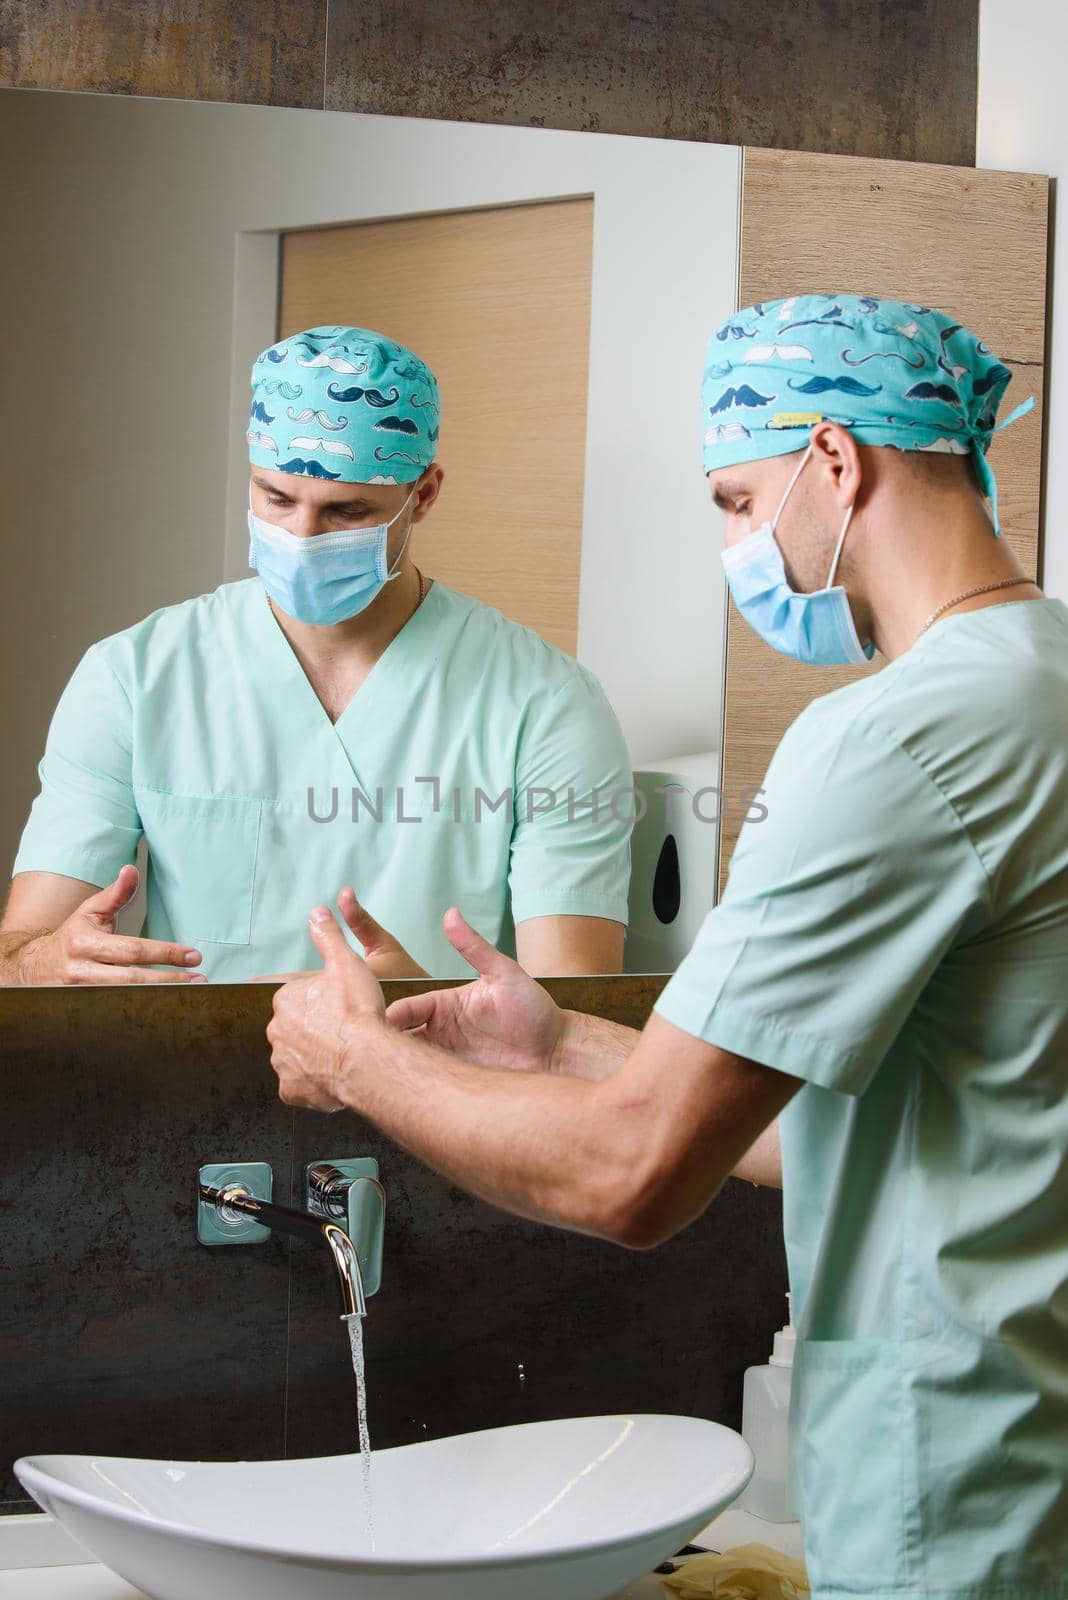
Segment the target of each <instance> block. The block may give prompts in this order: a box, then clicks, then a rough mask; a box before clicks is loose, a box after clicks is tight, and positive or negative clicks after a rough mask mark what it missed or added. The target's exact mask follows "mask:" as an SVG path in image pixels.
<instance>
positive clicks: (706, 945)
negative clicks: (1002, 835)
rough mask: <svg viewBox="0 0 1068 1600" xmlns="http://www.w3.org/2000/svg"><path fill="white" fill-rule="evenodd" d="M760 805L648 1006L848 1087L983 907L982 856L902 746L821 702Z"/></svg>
mask: <svg viewBox="0 0 1068 1600" xmlns="http://www.w3.org/2000/svg"><path fill="white" fill-rule="evenodd" d="M828 698H829V699H832V698H834V697H828ZM762 804H763V805H764V806H765V807H766V808H767V816H766V817H765V818H763V819H762V820H759V821H752V822H749V823H747V824H746V825H745V827H744V828H743V830H742V837H741V840H740V842H739V844H738V846H737V849H736V850H735V853H734V857H733V860H732V862H731V869H730V877H729V880H728V883H727V887H726V890H725V892H724V896H723V899H722V900H721V901H720V903H719V905H717V906H715V907H714V908H713V910H712V911H711V912H709V914H708V916H707V917H706V919H705V921H704V923H703V925H702V927H701V929H700V931H699V933H698V936H697V939H696V941H695V943H694V945H693V948H692V949H691V950H690V952H689V953H688V955H687V956H686V957H685V959H684V960H683V961H682V963H681V964H680V966H679V968H678V970H677V971H676V973H675V975H674V976H673V977H672V979H671V980H670V981H669V983H668V984H667V985H666V987H665V988H664V990H663V992H662V993H661V995H660V998H659V999H658V1001H657V1003H656V1006H655V1010H656V1011H658V1012H659V1013H660V1014H661V1016H664V1017H666V1018H667V1020H668V1021H669V1022H673V1023H674V1024H675V1025H676V1027H679V1028H682V1029H683V1030H684V1032H686V1033H690V1034H693V1035H695V1036H697V1037H699V1038H703V1039H706V1040H707V1041H708V1042H709V1043H711V1044H715V1045H718V1046H719V1047H720V1048H721V1049H724V1050H730V1051H733V1052H735V1053H736V1054H738V1055H743V1056H747V1057H749V1058H750V1059H752V1060H755V1061H759V1062H762V1063H763V1064H764V1065H766V1066H770V1067H775V1068H777V1069H778V1070H779V1071H781V1072H785V1073H789V1074H790V1075H792V1076H794V1077H798V1078H802V1079H805V1080H806V1081H808V1082H810V1083H814V1084H819V1085H821V1086H822V1087H823V1088H826V1089H837V1090H841V1091H843V1092H844V1093H846V1094H851V1095H859V1094H862V1093H863V1091H864V1090H865V1089H866V1088H867V1086H868V1085H869V1084H870V1082H871V1080H872V1078H873V1076H874V1074H875V1072H876V1069H877V1068H878V1066H879V1063H880V1061H881V1060H882V1059H883V1057H884V1056H885V1054H886V1052H887V1050H888V1049H889V1047H890V1045H891V1044H892V1043H893V1040H894V1038H895V1036H896V1035H897V1033H898V1031H899V1030H900V1028H901V1027H902V1025H903V1023H904V1022H905V1019H906V1018H907V1017H908V1015H909V1013H910V1012H911V1011H912V1009H913V1007H914V1006H915V1005H916V1003H917V999H918V997H919V996H920V994H921V993H922V991H923V988H924V985H925V984H926V983H927V981H928V979H929V978H930V976H931V974H932V973H933V972H934V970H935V968H936V967H937V966H938V963H939V961H940V960H941V959H942V957H943V956H944V955H945V953H946V951H947V950H948V949H949V948H950V946H951V945H952V944H953V942H954V940H955V939H956V938H957V937H958V935H959V934H960V932H961V930H962V929H963V928H964V927H965V925H966V924H968V923H969V919H971V918H972V917H973V915H979V916H981V915H982V914H983V911H984V908H986V907H987V906H988V901H989V886H988V884H987V880H986V875H985V872H984V870H983V866H982V863H981V862H980V860H979V858H978V856H977V855H976V852H975V849H974V847H973V845H972V844H971V842H970V840H969V838H968V835H967V833H966V832H965V830H964V828H963V827H962V825H961V823H960V820H959V818H958V817H957V816H956V814H955V812H954V810H953V808H952V806H951V805H950V803H949V801H948V800H947V799H946V798H945V796H944V795H943V793H942V792H941V790H940V789H939V788H938V786H937V785H936V784H935V783H933V782H932V780H931V779H930V778H929V777H928V776H927V774H926V773H925V772H923V770H922V769H921V768H920V767H919V766H918V764H917V763H916V762H915V761H914V760H913V759H912V757H911V756H910V755H908V754H907V753H906V752H905V751H904V750H903V749H901V747H900V746H899V745H897V744H896V743H895V742H894V741H893V739H892V738H890V737H888V736H887V735H886V734H885V733H883V732H882V731H880V729H878V728H877V727H874V726H872V725H871V724H868V723H866V722H865V721H864V720H863V719H857V718H851V719H845V720H843V719H842V718H839V717H835V716H833V715H828V714H827V713H826V712H825V711H824V710H823V708H822V703H821V702H820V701H816V702H814V703H813V704H812V706H810V707H809V708H807V709H806V711H805V712H803V713H802V715H801V716H800V717H799V718H798V719H797V721H796V722H795V723H794V724H793V725H792V727H791V728H790V729H789V731H788V732H787V734H786V736H785V737H784V739H783V740H782V742H781V744H780V745H779V747H778V749H777V750H776V752H775V755H774V757H773V759H772V762H771V764H770V766H769V768H768V772H767V776H766V778H765V782H764V789H763V791H762Z"/></svg>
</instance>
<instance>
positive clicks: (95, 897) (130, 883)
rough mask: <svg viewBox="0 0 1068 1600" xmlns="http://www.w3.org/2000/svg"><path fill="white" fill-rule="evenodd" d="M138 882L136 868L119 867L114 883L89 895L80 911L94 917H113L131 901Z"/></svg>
mask: <svg viewBox="0 0 1068 1600" xmlns="http://www.w3.org/2000/svg"><path fill="white" fill-rule="evenodd" d="M138 881H139V875H138V871H137V868H136V867H131V866H126V867H120V868H119V875H118V877H117V878H116V879H115V881H114V883H109V884H107V885H106V886H105V887H104V888H103V889H99V890H98V891H97V893H96V894H92V895H90V896H89V898H88V900H83V901H82V904H81V910H82V911H84V912H87V913H88V914H89V915H90V916H94V917H114V916H115V915H116V914H117V913H118V912H120V911H121V910H122V908H123V906H125V905H128V904H129V902H130V901H131V900H132V899H133V897H134V895H135V894H136V893H137V884H138Z"/></svg>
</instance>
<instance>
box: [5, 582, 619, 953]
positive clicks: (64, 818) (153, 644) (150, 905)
mask: <svg viewBox="0 0 1068 1600" xmlns="http://www.w3.org/2000/svg"><path fill="white" fill-rule="evenodd" d="M39 771H40V778H41V792H40V794H39V795H38V797H37V799H36V800H35V801H34V804H33V808H32V811H31V813H30V817H29V821H28V822H27V825H26V829H25V831H24V833H23V836H22V842H21V845H20V847H19V852H18V856H17V859H16V861H15V866H14V871H15V872H27V871H39V872H57V873H65V874H67V875H68V876H71V877H76V878H83V879H86V880H87V881H88V882H90V883H96V884H101V885H103V884H106V883H109V882H111V881H112V879H113V878H114V877H115V874H116V873H117V872H118V870H119V868H120V867H121V866H122V865H123V864H124V863H125V862H132V861H133V860H134V858H135V854H136V851H137V846H138V841H139V839H140V838H141V835H142V832H144V834H145V836H146V838H147V845H148V854H149V868H148V876H147V916H146V921H145V926H144V933H145V935H146V936H147V937H151V938H155V939H177V940H180V941H182V942H183V943H186V944H190V945H195V946H196V947H197V948H198V949H199V950H201V951H202V953H203V956H204V966H203V970H204V972H205V973H206V974H207V976H208V977H209V978H212V979H215V980H220V981H226V980H240V979H244V978H249V977H254V976H257V975H260V974H264V973H269V972H275V971H288V970H292V969H303V968H307V967H318V966H320V965H321V962H320V960H319V956H318V953H317V952H316V950H315V947H314V946H313V944H312V942H311V939H310V937H309V934H308V930H307V913H308V912H309V911H310V910H311V908H312V906H314V905H315V904H316V903H317V902H319V901H325V902H326V904H328V905H333V903H334V901H335V898H336V894H337V891H338V889H339V888H341V887H342V885H344V884H346V883H351V884H352V886H353V888H354V889H355V891H356V894H357V896H358V897H359V899H360V900H361V902H362V903H363V904H364V905H365V906H366V907H367V909H368V910H369V911H370V913H371V914H372V916H374V917H375V918H376V919H377V920H378V921H379V922H380V923H381V924H382V925H383V926H384V927H385V928H387V929H388V930H389V931H390V932H391V933H392V934H394V935H395V936H396V937H397V938H398V939H399V940H400V941H401V943H402V944H403V945H404V947H405V949H406V950H407V951H408V952H409V954H410V955H411V956H413V957H414V959H415V960H416V961H418V962H419V964H420V965H421V966H422V967H424V968H425V969H426V970H427V971H428V972H430V973H432V974H433V975H434V976H440V977H467V978H470V977H472V976H473V973H472V970H471V968H470V967H469V966H468V965H467V963H466V962H465V961H464V960H463V959H462V957H460V956H459V955H457V953H456V951H455V950H454V949H453V948H452V946H451V945H450V944H449V942H448V940H447V939H446V937H445V935H444V933H443V931H442V928H441V917H442V914H443V912H445V911H446V910H447V909H448V907H449V906H450V905H456V906H458V907H459V908H460V910H461V911H462V912H463V914H464V915H465V917H466V918H467V919H468V921H469V922H471V923H472V925H473V926H474V927H475V928H477V929H478V931H479V932H480V933H482V934H484V935H485V937H486V938H487V939H489V940H490V941H491V942H492V943H493V944H496V945H498V946H499V947H501V948H504V949H505V950H507V951H509V953H514V926H515V924H516V923H519V922H522V921H524V920H525V919H526V918H529V917H540V916H551V915H561V914H567V915H577V916H591V917H607V918H610V919H612V920H613V921H616V922H621V923H626V920H627V888H628V882H629V875H630V837H629V836H630V832H631V826H632V824H631V821H630V820H629V819H630V817H631V816H632V814H633V802H632V801H630V802H628V796H629V793H630V788H631V784H632V782H633V780H632V776H631V771H630V764H629V759H628V754H627V748H626V744H625V742H624V739H623V734H622V732H621V730H620V727H619V723H618V721H617V719H616V717H615V714H614V712H613V711H612V708H611V706H610V705H609V703H608V700H607V698H606V697H605V695H604V692H603V690H602V689H601V687H600V685H599V684H598V682H597V680H596V678H595V677H594V676H593V674H592V673H591V672H589V671H588V669H586V668H585V667H583V666H581V665H580V664H579V663H578V662H576V661H575V660H573V659H572V657H570V656H567V655H565V654H564V653H563V652H562V651H560V650H557V649H555V648H554V647H553V646H551V645H549V644H547V643H546V642H545V641H544V640H543V639H542V638H541V637H540V636H539V635H538V634H536V633H534V632H533V630H531V629H528V628H525V627H522V626H520V625H519V624H518V623H515V622H512V621H510V620H509V619H508V618H506V617H504V616H503V615H502V614H501V613H500V612H499V611H497V610H496V609H494V608H493V607H491V606H486V605H483V604H482V603H481V602H479V601H477V600H473V599H472V598H471V597H470V596H468V595H464V594H461V593H459V592H458V591H457V590H455V589H450V588H449V587H447V586H446V585H445V584H442V583H439V582H435V583H433V584H432V585H431V588H430V590H429V591H428V593H427V595H426V598H425V599H424V600H423V602H422V604H421V605H420V606H419V607H418V608H417V609H416V610H415V611H414V612H413V614H412V615H411V617H410V618H409V619H408V621H407V622H406V623H405V624H404V626H403V627H402V628H401V630H400V632H399V633H398V634H397V635H396V636H395V638H394V639H393V640H392V641H391V642H390V644H389V645H388V646H387V648H386V650H385V651H384V652H383V654H382V655H381V657H380V658H379V659H378V661H377V662H376V663H375V665H374V667H373V668H372V669H371V671H370V673H369V674H368V676H367V678H366V679H365V681H364V683H363V684H362V685H361V687H360V688H359V690H358V691H357V693H356V694H355V696H354V697H353V699H352V700H351V701H350V703H349V704H348V706H347V707H346V708H345V710H344V711H343V713H342V714H341V716H340V718H339V719H338V721H337V722H336V723H331V721H330V719H329V717H328V716H327V714H326V712H325V711H324V709H323V707H322V705H321V704H320V702H319V700H318V698H317V696H316V694H315V691H314V690H313V689H312V686H311V684H310V683H309V681H308V679H307V677H306V675H305V673H304V670H303V668H302V667H301V665H300V663H299V661H298V660H297V657H296V656H295V655H294V653H293V651H292V649H291V647H290V645H289V642H288V640H287V639H286V637H285V635H284V634H283V633H282V631H281V629H280V628H279V626H278V623H277V622H276V621H275V618H274V616H273V614H272V612H271V610H270V607H269V605H268V603H267V599H266V596H265V594H264V590H263V587H262V585H261V583H260V581H259V579H258V578H250V579H246V580H245V581H244V582H240V583H231V584H225V585H223V586H222V587H221V588H219V589H217V590H215V592H214V593H212V594H208V595H201V596H200V597H199V598H197V599H194V600H188V601H185V602H184V603H183V604H181V605H175V606H168V607H165V608H164V609H163V610H160V611H156V612H154V613H153V614H152V615H151V616H149V617H146V618H145V619H144V620H143V621H142V622H139V623H137V624H136V625H135V626H134V627H132V628H127V629H125V630H124V631H123V632H122V633H118V634H115V635H113V636H112V637H110V638H108V639H104V640H102V641H101V642H100V643H98V644H95V645H93V646H92V647H91V649H89V651H88V652H87V653H86V655H85V656H84V657H83V659H82V661H81V662H80V664H79V665H78V667H77V668H76V670H75V672H74V674H73V676H72V678H71V680H70V682H69V683H68V685H67V687H66V689H65V690H64V692H63V695H62V697H61V699H60V701H59V704H58V706H57V708H56V712H55V715H54V718H53V721H52V725H51V728H50V730H49V734H48V742H47V746H46V750H45V754H44V758H43V760H42V762H41V765H40V768H39ZM435 778H436V779H437V780H438V783H437V786H436V787H435V784H434V783H433V782H431V781H429V780H432V779H435ZM420 779H423V780H428V781H419V780H420ZM354 789H356V790H357V791H358V796H359V795H362V796H364V797H366V801H367V802H368V804H364V803H363V801H362V800H360V799H359V797H357V800H356V804H355V820H354V806H353V790H354ZM379 789H381V791H382V792H381V795H379V793H378V792H377V791H378V790H379ZM594 789H597V790H598V795H597V797H596V798H597V815H596V817H595V816H594V806H593V804H592V803H590V796H591V793H592V791H593V790H594ZM479 790H481V791H482V794H483V795H484V796H486V797H487V798H485V799H483V798H481V797H480V795H479V793H478V791H479ZM569 790H570V791H571V798H570V799H569ZM616 790H621V791H626V794H624V796H623V798H622V799H621V800H620V801H618V802H617V803H616V805H615V809H614V810H613V807H612V803H611V800H612V794H613V791H616ZM309 791H310V794H309ZM398 791H399V794H398ZM502 794H506V796H507V798H506V801H505V803H503V804H500V803H498V802H500V798H501V795H502ZM509 802H510V805H511V811H510V810H509ZM494 806H496V809H494ZM335 808H336V814H335ZM317 819H318V820H317ZM351 942H352V943H353V944H357V941H355V940H354V939H353V940H352V941H351ZM357 947H358V945H357Z"/></svg>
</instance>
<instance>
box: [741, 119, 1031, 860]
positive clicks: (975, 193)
mask: <svg viewBox="0 0 1068 1600" xmlns="http://www.w3.org/2000/svg"><path fill="white" fill-rule="evenodd" d="M1048 204H1049V182H1048V179H1046V178H1045V177H1042V176H1039V175H1036V174H1033V173H1015V172H987V171H982V172H976V171H969V170H967V169H964V168H959V167H946V166H921V165H917V164H909V163H907V162H899V161H869V160H859V159H852V158H849V157H839V156H826V155H811V154H805V153H803V152H797V151H776V150H746V151H745V152H744V158H743V169H742V223H741V261H740V270H739V286H738V305H739V307H743V306H750V305H755V304H756V303H757V302H759V301H761V300H776V299H779V298H781V297H782V296H785V295H789V294H813V293H820V292H823V291H829V292H832V293H834V292H839V291H840V292H841V293H843V294H873V295H880V296H885V297H886V298H888V299H896V300H906V301H914V302H916V303H918V304H922V305H932V306H937V307H938V308H939V309H940V310H942V311H945V312H947V313H948V314H949V315H951V316H953V317H955V318H957V319H959V321H961V322H963V323H964V324H965V325H966V326H967V327H969V328H971V329H973V330H974V331H975V332H976V333H978V334H979V335H980V336H981V337H982V338H983V339H985V340H986V342H987V343H988V344H989V345H990V347H991V349H992V350H993V351H994V353H995V354H996V355H997V356H998V357H1000V359H1001V360H1003V361H1004V362H1005V364H1006V366H1008V367H1011V368H1012V371H1013V381H1012V383H1011V384H1010V385H1009V388H1008V391H1007V393H1006V396H1005V399H1004V401H1003V402H1002V410H1003V415H1004V414H1006V413H1007V412H1008V411H1009V410H1011V409H1012V407H1013V406H1014V405H1016V404H1017V403H1018V402H1019V401H1020V400H1022V399H1024V398H1026V396H1027V395H1029V394H1034V395H1035V397H1036V402H1035V408H1034V410H1033V411H1032V412H1030V413H1029V414H1028V415H1027V416H1026V417H1024V418H1021V419H1020V421H1019V423H1017V424H1015V425H1014V426H1013V427H1011V428H1006V429H1005V430H1004V432H1002V433H999V434H998V435H997V436H996V437H995V439H994V441H993V443H992V444H991V447H990V451H989V456H988V459H989V461H990V465H991V467H992V468H993V470H994V473H995V476H996V477H997V480H998V505H999V512H1000V517H1001V525H1002V529H1003V531H1004V534H1005V537H1006V538H1007V539H1008V541H1009V543H1010V544H1011V545H1012V547H1013V549H1014V550H1015V552H1016V554H1017V555H1018V556H1019V558H1020V560H1021V561H1022V563H1023V565H1024V567H1025V569H1026V570H1027V571H1028V572H1030V573H1037V570H1038V528H1039V507H1040V491H1041V473H1042V399H1043V382H1044V373H1045V367H1044V361H1045V333H1046V225H1047V215H1048ZM1006 239H1011V240H1012V248H1011V250H1006V249H1005V240H1006ZM726 656H727V671H726V678H725V688H724V733H723V741H724V742H723V749H724V771H723V788H724V793H725V794H726V795H728V796H730V795H737V794H738V793H739V792H740V791H742V790H743V789H752V788H755V787H756V786H757V785H758V784H759V783H760V782H761V780H762V778H763V775H764V773H765V771H766V769H767V765H768V762H769V761H770V759H771V755H772V752H773V751H774V749H775V746H776V745H777V744H778V742H779V740H780V739H781V738H782V735H783V734H784V733H785V732H786V729H787V728H788V727H789V725H790V723H791V722H792V721H793V720H794V718H795V717H796V716H797V715H798V713H799V712H800V711H801V710H803V708H804V707H805V706H806V705H807V704H808V702H809V701H810V700H813V699H815V698H816V697H817V696H818V695H823V694H829V693H830V692H831V691H832V690H833V689H837V688H839V687H840V686H841V685H842V684H845V683H851V682H852V681H853V680H854V679H855V678H857V677H859V676H861V675H862V674H864V673H868V672H874V671H878V670H879V667H878V663H879V658H878V657H877V658H876V662H875V663H873V664H872V666H870V667H806V666H803V665H801V664H800V663H799V662H795V661H791V660H789V659H788V658H787V657H785V656H780V655H777V654H775V653H774V652H773V651H772V650H770V649H769V648H768V646H767V645H765V644H764V643H763V641H762V640H761V639H760V638H759V637H758V635H757V634H756V633H754V631H753V630H752V629H751V628H749V627H748V626H747V625H746V624H745V623H744V622H743V621H742V620H741V618H740V617H739V615H738V613H737V611H736V609H735V607H734V604H733V602H731V603H730V604H729V606H728V613H727V644H726ZM743 816H744V807H743V806H741V805H739V804H737V803H736V804H734V805H732V806H728V807H727V809H726V811H725V813H724V818H723V829H722V838H721V853H720V889H721V892H722V887H723V884H724V883H725V881H726V874H727V867H728V865H729V861H730V855H731V852H732V851H733V849H734V846H735V843H736V842H737V838H738V832H739V827H740V825H741V822H742V819H743Z"/></svg>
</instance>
